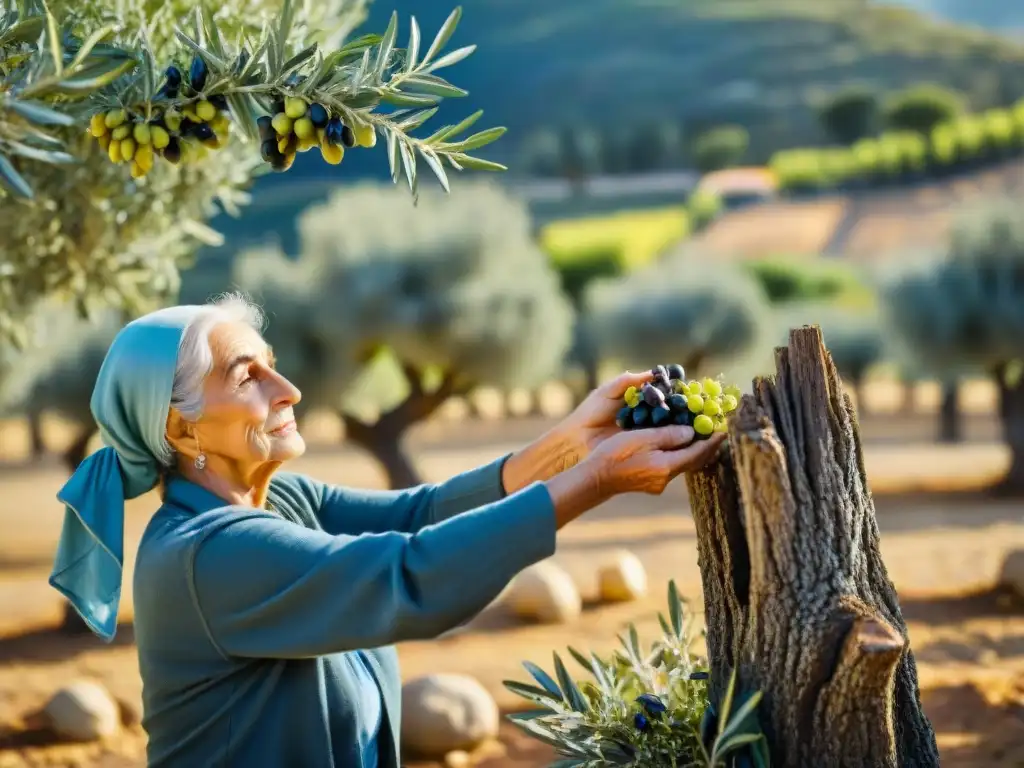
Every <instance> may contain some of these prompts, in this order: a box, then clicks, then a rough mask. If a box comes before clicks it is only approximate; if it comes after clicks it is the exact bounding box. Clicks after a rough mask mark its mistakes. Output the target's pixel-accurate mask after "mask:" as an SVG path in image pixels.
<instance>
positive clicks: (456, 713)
mask: <svg viewBox="0 0 1024 768" xmlns="http://www.w3.org/2000/svg"><path fill="white" fill-rule="evenodd" d="M499 724H500V714H499V712H498V705H497V704H496V703H495V701H494V699H493V697H492V696H491V694H490V693H488V692H487V689H486V688H484V687H483V686H482V685H481V684H480V683H479V682H477V681H476V680H475V679H474V678H472V677H470V676H468V675H455V674H432V675H424V676H423V677H419V678H415V679H413V680H410V681H409V682H407V683H406V684H405V685H404V686H402V749H403V750H407V751H408V752H410V753H412V754H415V755H417V756H421V757H425V758H434V759H440V758H444V757H445V755H447V754H448V753H449V752H453V751H456V750H472V749H474V748H475V747H477V746H478V745H480V744H482V743H483V742H485V741H487V740H488V739H493V738H495V737H496V736H497V735H498V726H499Z"/></svg>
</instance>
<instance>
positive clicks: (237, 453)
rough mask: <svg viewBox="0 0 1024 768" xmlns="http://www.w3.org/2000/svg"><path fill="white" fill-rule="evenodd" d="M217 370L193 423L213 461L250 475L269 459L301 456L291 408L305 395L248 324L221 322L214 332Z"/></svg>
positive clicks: (212, 344) (302, 448)
mask: <svg viewBox="0 0 1024 768" xmlns="http://www.w3.org/2000/svg"><path fill="white" fill-rule="evenodd" d="M210 348H211V350H212V351H213V360H214V366H213V371H211V372H210V374H209V375H208V376H207V377H206V382H205V385H204V403H203V415H202V417H201V418H200V419H199V421H198V422H197V423H196V424H195V425H194V435H195V437H196V439H197V441H198V443H199V448H200V449H201V450H202V452H203V453H204V454H205V455H206V456H207V459H208V460H210V461H213V460H218V461H219V462H225V463H227V464H229V465H232V468H233V470H234V471H235V472H239V473H241V474H243V475H244V474H248V473H249V471H250V470H251V469H252V468H255V467H257V466H259V465H262V464H265V463H267V462H275V463H276V462H282V461H287V460H288V459H293V458H296V457H298V456H301V455H302V454H303V453H304V452H305V450H306V444H305V441H303V439H302V436H301V435H300V434H299V430H298V428H297V426H296V424H295V414H294V413H293V411H292V407H293V406H294V405H295V404H296V403H297V402H299V400H300V398H301V397H302V395H301V393H300V392H299V390H298V389H296V388H295V387H294V386H293V385H292V383H291V382H290V381H288V379H286V378H285V377H284V376H282V375H281V374H279V373H278V372H277V371H276V370H275V369H274V355H273V352H272V351H271V349H270V348H269V347H268V346H267V343H266V342H265V341H264V340H263V338H262V337H261V336H260V335H259V333H257V332H256V331H254V330H253V329H252V328H251V327H249V326H248V325H246V324H245V323H222V324H220V325H217V326H215V327H214V329H213V331H212V332H211V333H210Z"/></svg>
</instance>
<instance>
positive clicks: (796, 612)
mask: <svg viewBox="0 0 1024 768" xmlns="http://www.w3.org/2000/svg"><path fill="white" fill-rule="evenodd" d="M776 367H777V374H776V376H775V377H774V378H769V379H756V380H755V381H754V394H753V395H747V396H744V397H743V400H742V404H741V406H740V408H739V409H738V410H737V411H736V413H735V415H734V418H733V419H732V421H731V422H730V429H729V442H728V450H726V449H724V448H723V451H722V460H721V461H719V462H716V463H715V464H714V465H712V466H710V467H708V468H707V469H705V470H703V471H702V472H699V473H695V474H692V475H689V476H687V484H688V486H689V493H690V502H691V506H692V509H693V517H694V522H695V524H696V529H697V537H698V555H699V563H700V568H701V577H702V579H703V584H704V601H705V615H706V620H707V646H708V658H709V659H710V663H711V690H710V698H711V704H712V706H713V708H714V710H712V711H718V708H719V707H720V702H721V700H722V697H723V693H724V690H725V687H726V685H727V684H728V680H729V675H730V672H731V670H732V669H734V668H735V669H737V691H739V692H742V691H753V690H760V691H761V692H762V693H763V699H762V702H761V704H760V705H759V707H758V718H759V722H760V725H761V728H762V731H763V732H764V734H765V736H766V738H767V741H768V746H769V750H770V752H771V758H772V765H773V768H816V767H817V766H829V768H854V767H856V768H912V767H913V768H919V767H920V768H924V767H926V766H927V767H928V768H931V767H932V766H938V765H939V755H938V748H937V746H936V743H935V735H934V732H933V730H932V727H931V725H930V723H929V722H928V719H927V717H926V716H925V714H924V712H923V711H922V709H921V703H920V696H919V691H918V683H917V671H916V667H915V663H914V657H913V654H912V653H911V650H910V647H909V644H908V640H907V629H906V624H905V622H904V620H903V616H902V614H901V612H900V607H899V603H898V600H897V597H896V592H895V589H894V588H893V585H892V583H891V582H890V581H889V578H888V575H887V573H886V569H885V565H884V563H883V562H882V557H881V553H880V551H879V541H878V527H877V523H876V520H875V511H874V505H873V502H872V500H871V496H870V493H869V491H868V487H867V479H866V477H865V472H864V459H863V454H862V451H861V443H860V435H859V428H858V425H857V419H856V414H855V411H854V408H853V404H852V402H851V400H850V398H849V396H848V395H846V394H845V393H844V392H843V388H842V385H841V383H840V380H839V375H838V373H837V372H836V369H835V366H834V364H833V363H832V359H831V356H830V355H828V354H827V352H826V350H825V348H824V345H823V343H822V337H821V331H820V329H818V328H817V327H813V328H801V329H798V330H794V331H792V332H791V333H790V341H789V346H788V348H780V349H778V350H776Z"/></svg>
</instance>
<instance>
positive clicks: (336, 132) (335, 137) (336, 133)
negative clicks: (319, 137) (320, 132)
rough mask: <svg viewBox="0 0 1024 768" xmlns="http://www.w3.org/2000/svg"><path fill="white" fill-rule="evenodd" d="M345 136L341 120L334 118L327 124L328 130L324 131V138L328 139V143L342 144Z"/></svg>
mask: <svg viewBox="0 0 1024 768" xmlns="http://www.w3.org/2000/svg"><path fill="white" fill-rule="evenodd" d="M343 134H344V128H343V127H342V125H341V120H339V119H338V118H336V117H332V118H331V119H330V120H329V121H328V122H327V128H326V129H324V138H325V139H327V143H328V144H340V143H341V141H342V135H343Z"/></svg>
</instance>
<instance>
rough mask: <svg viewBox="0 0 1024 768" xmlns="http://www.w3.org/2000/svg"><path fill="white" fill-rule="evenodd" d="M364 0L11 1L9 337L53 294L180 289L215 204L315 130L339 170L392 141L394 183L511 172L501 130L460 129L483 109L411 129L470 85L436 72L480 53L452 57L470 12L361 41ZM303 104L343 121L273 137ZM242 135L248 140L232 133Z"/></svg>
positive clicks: (6, 160) (5, 84) (85, 309)
mask: <svg viewBox="0 0 1024 768" xmlns="http://www.w3.org/2000/svg"><path fill="white" fill-rule="evenodd" d="M366 6H367V0H328V1H327V2H324V3H305V2H303V3H299V2H296V1H295V0H284V2H283V4H282V3H279V2H276V1H275V2H268V1H267V0H255V1H254V2H245V3H239V2H227V3H222V4H219V5H218V6H217V10H216V12H210V11H209V10H208V9H207V10H204V8H205V6H204V5H203V4H201V3H200V2H198V0H176V2H173V3H167V4H164V5H162V6H161V5H156V6H154V5H153V4H151V3H145V2H142V0H127V1H126V2H123V3H118V4H116V7H114V6H111V4H110V3H106V2H101V1H100V0H84V2H81V3H68V2H57V3H54V4H51V5H50V6H49V8H47V7H46V6H44V5H43V3H42V0H23V1H19V2H15V0H5V2H4V4H3V6H2V7H0V232H3V233H4V235H3V236H4V262H3V269H2V270H0V339H3V340H6V341H14V342H15V343H20V344H23V343H24V342H25V325H24V323H25V320H26V318H27V317H28V316H29V314H30V313H31V311H32V308H33V307H34V306H35V304H36V303H38V302H39V301H40V300H42V299H45V298H47V297H57V298H60V299H62V300H70V301H71V302H72V303H73V304H74V305H75V306H76V307H77V308H78V310H79V311H80V312H81V313H83V314H88V313H89V312H91V311H94V310H97V309H99V308H102V307H113V308H116V309H121V310H126V311H127V312H129V313H131V314H137V313H139V312H141V311H143V310H147V309H152V308H155V307H156V306H157V305H159V303H161V302H163V301H166V300H168V299H169V298H170V297H173V295H174V293H175V292H176V291H177V288H178V272H177V270H178V268H179V266H181V265H182V264H184V263H186V260H187V259H188V257H189V256H190V255H191V254H192V253H193V252H194V250H195V248H196V246H197V245H198V244H200V243H203V242H206V243H216V242H217V241H218V235H217V233H216V232H214V231H213V230H211V229H210V228H209V227H208V226H207V225H206V223H205V222H206V221H208V220H209V219H210V218H211V217H212V216H213V214H215V213H216V212H218V211H219V210H224V211H226V212H228V213H237V211H238V210H239V207H240V206H242V205H244V204H245V202H246V201H247V194H246V192H245V188H246V187H247V185H248V184H249V182H250V181H251V179H252V178H253V176H254V175H255V174H257V173H261V172H263V171H265V170H268V169H269V167H270V166H269V165H268V162H270V160H272V159H273V158H272V157H271V156H272V155H275V153H276V154H280V155H281V157H282V158H290V157H294V152H295V151H296V150H298V151H303V150H305V149H309V148H312V144H315V143H316V142H317V141H319V143H320V147H321V151H322V152H323V153H324V158H325V160H327V161H328V162H332V163H334V162H337V161H340V157H341V155H342V154H343V152H342V149H343V146H344V147H352V146H360V147H369V146H372V145H373V144H374V143H375V137H376V135H377V134H380V135H381V136H383V137H384V138H385V139H386V145H387V146H386V149H385V150H384V151H383V152H382V153H381V154H382V156H384V157H386V158H387V161H388V163H389V165H390V167H391V170H392V178H393V180H394V181H396V182H397V181H399V180H400V179H401V178H402V177H404V178H405V179H406V181H408V185H409V187H410V189H411V190H412V191H413V192H414V193H415V192H416V191H417V190H418V180H419V176H420V175H421V174H419V173H418V167H421V166H423V165H425V166H426V167H428V168H429V169H430V170H431V172H432V174H433V175H434V176H436V177H437V179H438V181H439V182H440V184H441V186H443V187H447V185H448V180H447V173H446V171H445V169H444V168H445V166H446V165H447V166H448V167H450V168H453V169H481V170H503V166H500V165H497V164H494V163H490V162H488V161H485V160H481V159H479V158H475V157H473V156H471V155H470V154H469V153H470V152H471V151H473V150H475V149H478V148H479V147H482V146H484V145H485V144H488V143H490V142H491V141H494V140H495V139H497V138H498V137H499V136H500V135H501V134H502V133H503V130H504V129H502V128H493V129H490V130H486V131H480V132H478V133H476V134H474V135H472V136H468V137H464V136H462V135H461V134H462V133H463V132H464V131H466V130H468V128H469V127H470V126H471V125H473V124H474V122H475V120H476V119H477V118H478V117H479V113H477V114H475V115H472V116H471V117H470V118H467V119H466V120H464V121H462V122H461V123H458V124H457V125H449V126H445V127H443V128H441V129H440V130H438V131H436V132H434V133H433V134H432V135H430V136H428V137H423V138H420V137H416V136H413V135H412V134H413V132H414V131H416V130H417V129H419V128H420V127H421V126H422V125H423V124H424V123H425V122H426V121H427V120H428V119H429V118H430V117H432V116H433V114H434V112H435V111H436V108H437V107H436V105H437V104H438V102H439V101H441V100H442V99H443V98H446V97H458V96H463V95H465V94H466V92H465V91H463V90H462V89H459V88H457V87H456V86H454V85H452V84H450V83H448V82H447V81H445V80H444V79H442V78H441V77H440V76H438V74H436V73H437V71H438V70H440V69H442V68H443V67H446V66H450V65H452V64H455V63H457V62H458V61H460V60H462V59H464V58H465V57H466V56H468V55H469V54H470V53H472V51H473V50H474V47H473V46H463V47H462V48H458V49H456V50H453V51H451V52H448V53H446V52H445V51H444V47H445V45H446V44H447V43H448V40H449V39H450V37H451V35H452V33H453V32H454V30H455V26H456V25H457V23H458V21H459V19H460V18H461V12H460V11H458V10H456V11H455V12H453V13H452V15H451V16H449V18H448V19H447V21H446V22H445V23H444V25H442V28H441V29H440V31H439V32H438V34H437V36H436V37H433V38H431V37H425V36H423V35H422V34H421V31H420V29H419V26H418V25H417V24H416V21H415V19H412V20H411V21H410V22H409V25H408V28H407V31H406V32H404V33H403V36H406V37H407V40H408V42H407V44H406V46H405V47H401V45H400V44H399V43H400V42H401V41H400V40H399V29H398V27H399V24H398V17H397V15H393V16H392V17H391V21H390V23H389V25H388V27H387V29H386V30H384V32H383V34H367V35H363V36H362V37H358V38H354V39H349V37H350V35H351V33H352V31H353V30H354V29H355V28H356V27H357V26H358V25H359V24H360V23H361V22H362V21H363V20H364V18H365V17H366ZM183 22H184V23H183ZM299 102H301V103H303V104H305V103H311V104H312V103H315V104H318V105H320V106H321V107H322V110H321V111H322V112H323V115H324V116H326V117H329V119H330V120H337V121H338V125H337V126H336V128H337V130H334V128H332V125H331V124H328V125H327V128H329V129H331V131H327V132H325V135H324V136H320V135H319V134H317V135H316V136H315V137H313V136H312V134H310V135H309V136H307V137H306V139H311V138H315V141H312V142H309V141H306V140H305V139H303V140H302V141H301V142H300V141H299V139H302V137H300V136H299V134H300V133H303V135H305V133H308V131H305V129H303V130H302V131H300V129H299V128H298V127H296V128H295V132H294V133H291V132H290V126H291V121H292V118H291V117H289V118H288V121H287V122H288V127H289V130H283V126H284V122H285V121H279V122H278V123H275V124H274V126H273V130H271V128H270V126H269V120H270V116H271V115H278V114H281V113H282V112H283V111H284V109H285V106H287V107H288V109H289V110H291V109H292V108H293V107H295V104H296V103H299ZM396 108H397V109H396ZM207 112H209V114H207ZM199 113H203V114H202V115H200V114H199ZM259 115H266V117H265V118H264V119H265V120H266V121H268V125H263V124H262V123H261V122H260V121H259V120H258V116H259ZM331 115H333V117H331ZM314 117H316V115H315V114H314V113H313V112H312V111H311V112H310V120H311V121H312V120H313V118H314ZM296 119H297V118H296ZM204 121H210V122H204ZM341 121H344V123H342V122H341ZM313 125H314V127H315V125H317V124H316V123H313ZM211 126H212V128H211ZM232 128H233V129H234V134H235V136H236V137H238V138H240V139H241V141H235V140H230V136H231V134H232V130H231V129H232ZM156 129H159V131H160V132H162V133H161V138H160V139H159V140H158V138H157V136H156V132H157V131H156ZM343 129H348V133H347V134H346V133H345V131H344V130H343ZM320 130H322V131H323V130H325V129H320ZM119 131H120V133H119ZM304 131H305V132H304ZM87 132H88V133H87ZM89 133H91V134H92V135H88V134H89ZM122 134H123V135H122ZM270 134H273V136H272V137H271V135H270ZM270 138H274V141H275V143H276V144H277V149H275V148H273V147H268V146H267V143H268V141H269V140H270ZM261 141H262V144H261ZM325 141H326V142H328V143H329V144H330V145H331V146H330V148H329V151H328V149H325V148H324V147H325V143H324V142H325ZM168 142H170V144H169V143H168ZM282 142H283V144H282ZM171 144H173V148H174V149H175V152H174V154H173V156H172V153H171V152H170V150H171V149H172V146H171ZM129 145H130V146H129ZM144 146H145V147H148V149H145V150H143V149H142V147H144ZM282 146H283V147H284V148H283V149H282V148H281V147H282ZM136 147H139V148H140V150H139V154H138V156H137V157H136V156H135V150H136ZM114 149H117V150H118V151H117V152H114ZM179 150H180V157H181V159H180V160H179V159H178V155H179ZM186 150H188V151H186ZM261 154H262V156H261ZM268 158H270V160H268ZM112 161H113V162H112ZM129 161H130V162H129ZM289 164H290V160H288V161H287V162H284V163H283V164H282V163H279V162H278V163H275V164H274V168H275V169H276V170H281V169H284V168H285V167H286V166H287V165H289ZM129 165H130V166H131V172H130V173H129V167H128V166H129Z"/></svg>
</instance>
